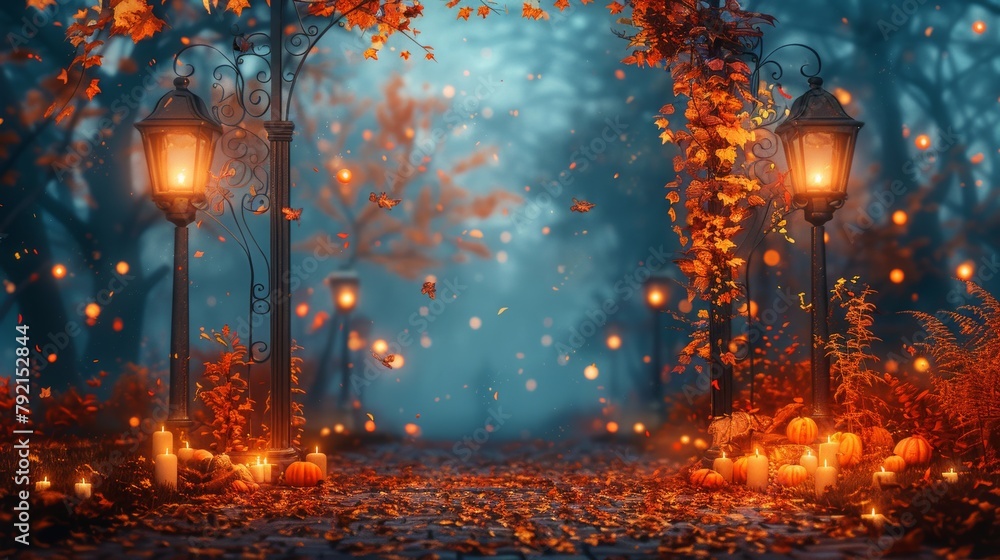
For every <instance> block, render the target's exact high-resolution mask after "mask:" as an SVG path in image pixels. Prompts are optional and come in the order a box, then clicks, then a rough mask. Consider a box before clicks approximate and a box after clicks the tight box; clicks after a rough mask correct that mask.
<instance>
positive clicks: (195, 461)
mask: <svg viewBox="0 0 1000 560" xmlns="http://www.w3.org/2000/svg"><path fill="white" fill-rule="evenodd" d="M214 457H215V455H212V452H211V451H208V450H207V449H195V450H194V453H192V454H191V460H190V461H189V462H188V463H189V464H190V465H191V466H192V467H193V468H196V469H198V470H200V471H207V470H208V465H209V464H210V463H211V462H212V459H213V458H214Z"/></svg>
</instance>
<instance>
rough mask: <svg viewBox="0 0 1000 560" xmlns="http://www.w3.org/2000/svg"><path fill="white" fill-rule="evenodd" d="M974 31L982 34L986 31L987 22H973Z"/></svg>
mask: <svg viewBox="0 0 1000 560" xmlns="http://www.w3.org/2000/svg"><path fill="white" fill-rule="evenodd" d="M972 32H973V33H975V34H976V35H982V34H983V33H986V23H984V22H982V21H976V22H973V23H972Z"/></svg>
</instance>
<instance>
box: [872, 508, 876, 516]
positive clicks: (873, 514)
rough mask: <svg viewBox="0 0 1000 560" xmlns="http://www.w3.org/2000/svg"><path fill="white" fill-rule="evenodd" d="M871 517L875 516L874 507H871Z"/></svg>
mask: <svg viewBox="0 0 1000 560" xmlns="http://www.w3.org/2000/svg"><path fill="white" fill-rule="evenodd" d="M872 517H875V508H872Z"/></svg>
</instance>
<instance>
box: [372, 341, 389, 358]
mask: <svg viewBox="0 0 1000 560" xmlns="http://www.w3.org/2000/svg"><path fill="white" fill-rule="evenodd" d="M388 351H389V343H387V342H386V341H384V340H382V339H381V338H380V339H378V340H376V341H375V342H373V343H372V352H375V353H376V354H385V353H386V352H388Z"/></svg>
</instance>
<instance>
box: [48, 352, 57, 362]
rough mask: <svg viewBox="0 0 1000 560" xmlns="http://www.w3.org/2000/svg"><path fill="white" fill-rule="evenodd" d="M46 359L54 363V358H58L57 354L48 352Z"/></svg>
mask: <svg viewBox="0 0 1000 560" xmlns="http://www.w3.org/2000/svg"><path fill="white" fill-rule="evenodd" d="M47 359H48V360H49V363H50V364H54V363H55V362H56V360H58V359H59V356H57V355H56V354H55V353H52V354H49V356H48V358H47Z"/></svg>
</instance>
